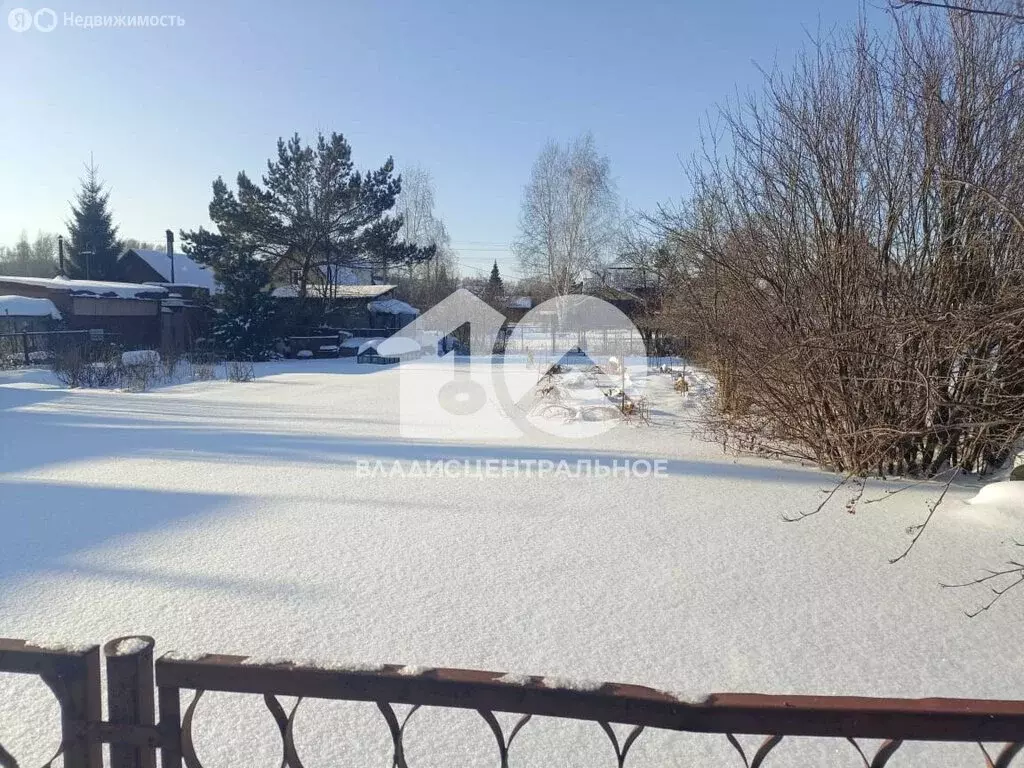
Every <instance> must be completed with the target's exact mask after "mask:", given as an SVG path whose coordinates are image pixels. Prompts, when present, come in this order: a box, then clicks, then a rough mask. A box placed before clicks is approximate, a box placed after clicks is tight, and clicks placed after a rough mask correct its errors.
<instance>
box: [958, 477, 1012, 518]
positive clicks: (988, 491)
mask: <svg viewBox="0 0 1024 768" xmlns="http://www.w3.org/2000/svg"><path fill="white" fill-rule="evenodd" d="M967 503H968V504H972V505H976V506H988V507H997V508H1001V509H1006V510H1009V511H1015V512H1019V513H1021V516H1022V517H1024V481H1021V480H1004V481H1003V482H1000V483H989V484H988V485H986V486H983V487H982V489H981V490H980V491H978V495H977V496H975V497H974V498H972V499H969V500H968V501H967Z"/></svg>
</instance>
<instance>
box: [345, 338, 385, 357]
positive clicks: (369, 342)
mask: <svg viewBox="0 0 1024 768" xmlns="http://www.w3.org/2000/svg"><path fill="white" fill-rule="evenodd" d="M349 341H355V339H349ZM383 342H384V339H366V340H365V341H362V342H360V344H359V349H358V351H357V354H360V355H361V354H363V352H366V351H368V350H376V349H377V347H379V346H380V345H381V344H382V343H383Z"/></svg>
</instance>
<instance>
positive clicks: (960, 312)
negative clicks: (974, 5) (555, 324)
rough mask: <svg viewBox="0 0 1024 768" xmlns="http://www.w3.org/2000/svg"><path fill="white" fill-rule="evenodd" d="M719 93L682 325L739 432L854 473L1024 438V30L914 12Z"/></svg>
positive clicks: (673, 231)
mask: <svg viewBox="0 0 1024 768" xmlns="http://www.w3.org/2000/svg"><path fill="white" fill-rule="evenodd" d="M894 24H895V25H896V27H895V34H894V35H893V36H892V37H885V38H883V37H881V36H873V35H872V34H871V33H869V32H868V31H867V30H866V29H863V28H862V29H859V30H857V31H856V32H855V33H854V34H852V35H849V36H847V37H845V38H842V39H838V40H836V41H834V42H824V43H821V44H819V45H818V46H817V47H815V48H813V49H811V50H810V51H809V52H808V53H806V54H805V55H804V56H803V57H802V58H801V59H800V60H799V61H798V63H797V65H796V67H795V69H794V70H793V71H792V72H791V73H788V74H784V73H779V72H773V73H768V74H767V75H766V84H765V91H764V93H763V94H762V95H761V96H760V97H752V98H750V99H749V100H747V101H744V102H741V103H735V104H730V105H728V106H727V107H725V108H724V109H723V112H722V124H723V125H724V130H725V133H726V138H727V139H728V142H727V143H728V146H729V147H730V149H729V151H728V153H727V154H724V155H719V154H718V153H717V148H716V144H715V143H714V142H713V141H710V140H709V141H708V143H707V145H706V157H705V158H704V159H703V161H699V162H697V163H696V164H695V165H694V167H693V174H692V176H693V187H694V196H693V198H692V200H691V201H690V202H689V203H688V204H687V205H685V206H684V207H682V208H680V209H678V210H674V211H663V212H662V216H661V218H660V219H659V223H660V224H661V225H662V226H663V234H664V236H665V238H666V240H667V241H668V242H669V243H670V244H671V245H672V247H673V248H674V249H675V251H676V252H679V253H683V254H685V256H686V259H687V264H686V267H685V270H684V271H683V275H684V279H682V280H681V281H680V283H679V285H678V287H679V295H680V296H681V298H682V300H681V301H680V302H679V303H678V306H676V307H673V311H674V312H676V315H675V320H676V323H677V330H678V331H679V332H680V333H681V334H686V335H687V336H690V337H691V338H693V339H694V341H695V342H696V343H697V345H698V347H699V351H700V357H701V360H702V362H703V363H704V364H705V365H707V366H708V367H709V368H710V370H711V371H712V373H714V375H715V376H716V378H717V392H716V395H717V401H716V410H715V414H714V416H713V417H712V427H713V428H714V429H715V430H716V431H717V432H718V434H720V435H721V436H722V439H723V440H725V441H726V442H731V443H732V444H733V445H736V446H738V447H743V448H749V449H754V450H764V451H770V452H774V453H784V454H789V455H793V456H797V457H800V458H803V459H809V460H812V461H815V462H817V463H818V464H820V465H823V466H826V467H829V468H832V469H835V470H838V471H841V472H844V473H853V474H858V475H860V474H875V473H877V474H882V475H893V474H901V475H902V474H906V475H924V476H932V475H934V474H936V473H938V472H940V471H943V470H944V469H948V468H951V467H952V468H959V469H962V470H964V471H967V472H977V473H985V472H989V471H991V470H993V469H994V468H996V467H998V466H999V465H1000V464H1001V463H1002V462H1003V461H1004V460H1005V459H1006V457H1007V456H1008V454H1009V452H1010V451H1011V449H1012V447H1013V445H1014V443H1016V442H1017V441H1018V440H1019V439H1020V438H1021V437H1022V436H1024V288H1022V286H1024V281H1022V277H1024V226H1022V224H1021V221H1020V217H1019V216H1018V215H1017V213H1016V212H1018V211H1022V210H1024V153H1021V151H1020V148H1021V147H1022V146H1024V69H1022V68H1021V67H1020V65H1019V62H1020V61H1021V60H1022V59H1024V27H1021V26H1020V25H1015V24H1013V23H1012V22H1010V21H1009V20H1007V19H1003V18H999V17H993V16H983V15H968V14H959V13H955V12H950V13H948V14H935V15H911V16H904V15H899V16H898V17H897V18H896V20H895V21H894Z"/></svg>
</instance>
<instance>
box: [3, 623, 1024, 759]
mask: <svg viewBox="0 0 1024 768" xmlns="http://www.w3.org/2000/svg"><path fill="white" fill-rule="evenodd" d="M153 648H154V642H153V639H152V638H149V637H128V638H118V639H117V640H112V641H111V642H109V643H107V644H106V645H105V646H104V648H103V655H104V657H105V661H106V673H107V674H106V694H107V718H106V719H102V717H101V705H100V699H101V696H100V686H101V683H100V679H101V678H100V649H99V648H98V647H97V646H92V647H87V648H83V649H70V650H67V649H59V648H51V649H47V648H40V647H35V646H32V645H30V644H29V643H27V642H25V641H23V640H0V672H20V673H27V674H33V675H38V676H39V677H41V678H42V679H43V680H44V681H45V682H46V683H47V685H48V686H49V687H50V689H51V690H52V691H53V692H54V694H55V695H56V697H57V700H58V702H59V704H60V710H61V722H60V726H61V734H62V742H61V747H60V752H59V754H60V755H62V757H63V761H64V765H65V766H67V768H100V766H103V765H104V762H103V761H104V755H103V752H102V750H101V745H102V744H109V745H110V751H109V755H110V757H109V765H111V766H116V767H117V768H152V767H153V766H155V765H156V754H157V751H159V753H160V757H161V760H160V763H161V765H162V766H163V768H180V766H182V764H183V763H184V765H186V766H188V768H201V766H202V763H201V762H200V759H199V757H198V755H197V754H196V750H195V745H194V740H193V727H194V721H195V717H196V708H197V705H198V704H199V701H200V700H201V699H202V697H203V696H204V694H205V693H207V692H214V691H218V692H228V693H240V694H253V695H259V696H262V698H263V702H264V704H265V706H266V707H267V709H268V710H269V712H270V714H271V715H272V716H273V718H274V721H275V722H276V724H277V728H278V731H279V733H280V738H281V749H282V752H281V754H282V755H283V759H282V761H281V765H282V768H301V766H302V761H301V758H300V756H299V748H298V746H297V744H296V739H295V736H294V728H293V726H294V723H295V717H296V713H297V712H298V710H299V708H300V706H301V705H302V703H303V702H304V701H306V700H307V699H326V700H336V701H355V702H370V703H373V704H375V705H376V707H377V710H378V711H379V713H380V715H381V717H382V719H383V722H382V727H384V728H385V729H386V732H387V733H388V734H389V736H390V741H391V750H392V765H393V766H394V767H395V768H407V762H406V758H405V744H404V742H403V739H404V735H405V727H406V724H407V723H408V721H409V719H410V718H411V717H412V716H413V715H414V714H415V712H416V710H417V709H419V708H421V707H441V708H450V709H458V710H468V711H475V712H476V713H477V714H478V715H479V716H480V717H481V718H482V719H483V721H484V722H485V723H486V724H487V726H488V727H489V729H490V731H491V733H492V735H493V737H494V745H495V749H496V757H497V760H496V761H495V764H498V765H500V766H501V767H502V768H508V766H509V765H510V764H511V763H512V758H511V757H510V753H511V749H512V746H513V740H514V739H515V737H516V736H517V735H518V734H519V733H520V731H521V730H522V729H523V728H525V727H526V726H527V725H528V723H529V722H530V721H531V720H532V719H533V718H535V717H553V718H570V719H574V720H581V721H590V722H593V723H595V724H596V725H597V726H599V727H600V729H601V730H602V731H603V732H604V733H605V735H606V736H607V737H608V742H609V749H610V750H611V754H610V755H609V757H613V761H612V762H611V764H613V765H617V766H618V768H623V766H625V765H626V764H627V761H628V760H629V756H630V751H631V749H632V747H633V746H634V744H635V743H636V742H637V740H638V739H640V738H641V737H642V736H643V735H644V733H645V732H646V731H648V730H658V731H667V732H672V731H676V732H691V733H703V734H719V735H721V736H723V737H724V738H725V739H726V740H727V741H728V743H729V744H731V745H732V747H733V748H734V749H735V750H736V752H737V753H738V755H739V757H738V759H737V762H736V765H743V766H746V767H747V768H758V766H762V765H763V764H765V763H766V761H768V760H769V758H770V756H771V753H772V751H773V750H774V749H775V748H776V747H777V746H778V745H779V744H780V743H781V742H782V741H783V739H785V738H788V737H804V736H811V737H826V738H832V739H836V740H839V741H844V742H849V743H850V744H851V745H852V747H853V748H855V749H856V750H857V753H859V755H860V757H861V759H862V760H863V764H864V765H865V766H868V768H882V766H885V765H886V763H887V762H888V761H889V759H890V758H891V757H892V756H893V755H894V754H896V753H897V751H898V750H899V749H900V748H901V747H902V746H903V745H904V743H905V742H910V741H925V742H968V743H975V744H977V745H978V747H979V748H980V751H979V755H978V758H979V759H978V762H977V763H976V764H977V765H979V766H988V768H1007V766H1010V765H1011V763H1012V762H1013V760H1014V758H1015V757H1016V756H1017V754H1018V753H1019V752H1020V751H1021V750H1022V749H1024V701H994V700H969V699H883V698H863V697H856V698H854V697H844V696H767V695H758V694H742V693H720V694H711V695H709V696H708V697H707V698H706V699H705V700H703V701H702V702H691V701H683V700H680V699H679V698H676V697H675V696H673V695H671V694H668V693H665V692H662V691H657V690H654V689H651V688H644V687H641V686H635V685H621V684H616V683H604V684H598V685H588V686H564V685H560V684H553V683H552V681H551V680H550V679H545V678H541V677H527V676H518V675H502V674H501V673H497V672H480V671H472V670H460V669H427V670H421V669H415V668H413V669H410V668H408V667H401V666H396V665H382V666H380V667H379V668H375V669H373V670H372V671H369V668H366V671H362V670H363V668H356V667H353V668H352V669H349V670H346V669H344V668H341V667H337V666H334V667H332V668H330V669H321V668H317V667H316V666H312V665H308V664H307V665H302V664H294V663H290V662H280V663H252V662H251V661H250V660H249V659H247V657H244V656H221V655H205V656H197V657H189V658H179V657H174V656H165V657H163V658H160V659H158V660H156V662H155V663H154V661H153ZM184 691H191V692H192V694H191V700H190V701H189V703H188V704H187V706H186V707H185V709H184V712H183V711H182V706H181V703H182V693H183V692H184ZM279 696H284V697H298V698H297V700H296V701H295V702H294V703H289V708H288V709H286V708H285V705H284V704H283V703H282V702H281V701H280V700H279V699H278V697H279ZM395 705H410V706H411V707H412V709H411V710H410V711H409V712H408V713H407V714H406V715H405V716H404V718H399V716H398V714H397V713H396V711H395ZM500 713H512V714H514V715H518V716H519V717H518V718H517V720H516V723H515V725H513V726H512V727H511V728H509V729H505V728H503V727H502V725H501V723H500V722H499V720H498V718H497V716H496V714H500ZM613 724H619V725H625V726H629V727H630V730H629V732H628V733H627V734H626V735H625V737H624V738H622V739H621V741H620V738H619V736H617V735H616V732H615V730H614V729H613V728H612V725H613ZM620 734H621V731H620ZM738 735H761V736H764V737H765V738H764V739H763V741H761V743H760V745H759V746H758V747H757V748H756V750H754V753H753V754H752V755H747V753H746V752H745V751H744V749H743V747H742V746H741V744H740V742H739V740H738V739H737V738H736V737H737V736H738ZM864 739H881V740H883V742H882V744H881V745H880V746H879V747H878V748H877V749H875V750H873V754H871V755H869V754H867V753H866V752H865V746H866V745H864V744H862V743H861V742H859V741H858V740H864ZM994 742H1001V743H1003V744H1004V746H1002V747H1001V748H999V749H998V750H997V751H996V754H995V755H993V754H992V753H991V751H990V748H989V747H986V746H984V745H985V744H992V743H994ZM0 765H3V766H5V767H6V766H16V765H17V763H16V761H15V760H14V756H12V755H10V754H9V753H7V752H6V751H5V750H4V749H3V747H2V746H0Z"/></svg>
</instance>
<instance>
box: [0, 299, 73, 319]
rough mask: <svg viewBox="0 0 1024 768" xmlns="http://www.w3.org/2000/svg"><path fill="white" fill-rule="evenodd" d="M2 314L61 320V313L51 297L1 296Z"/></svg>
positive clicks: (0, 312)
mask: <svg viewBox="0 0 1024 768" xmlns="http://www.w3.org/2000/svg"><path fill="white" fill-rule="evenodd" d="M0 316H14V317H50V318H53V319H54V320H60V319H61V314H60V312H59V311H58V309H57V308H56V307H55V306H53V302H52V301H50V300H49V299H33V298H29V297H28V296H0Z"/></svg>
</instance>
